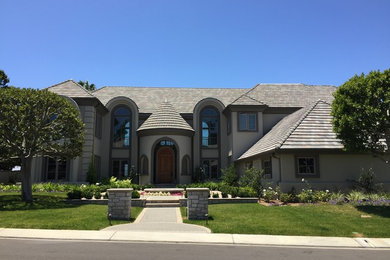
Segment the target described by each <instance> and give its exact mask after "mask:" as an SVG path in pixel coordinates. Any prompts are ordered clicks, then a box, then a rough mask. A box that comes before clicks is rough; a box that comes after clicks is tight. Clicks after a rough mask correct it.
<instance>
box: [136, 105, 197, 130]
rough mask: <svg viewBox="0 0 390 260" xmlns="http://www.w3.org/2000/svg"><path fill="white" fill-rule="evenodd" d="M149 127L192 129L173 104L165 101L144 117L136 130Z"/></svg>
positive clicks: (148, 128)
mask: <svg viewBox="0 0 390 260" xmlns="http://www.w3.org/2000/svg"><path fill="white" fill-rule="evenodd" d="M150 129H181V130H188V131H194V130H193V129H192V127H191V126H190V125H189V124H188V123H187V122H186V121H185V120H184V119H183V117H182V116H181V115H180V114H179V113H178V112H177V111H176V110H175V108H174V107H173V105H172V104H171V103H169V102H167V101H165V102H163V103H161V105H160V106H159V107H158V109H156V111H155V112H154V113H152V114H151V115H150V116H149V118H148V119H146V121H145V122H144V123H143V124H142V125H141V126H140V127H139V128H138V130H137V131H142V130H150Z"/></svg>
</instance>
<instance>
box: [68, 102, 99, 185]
mask: <svg viewBox="0 0 390 260" xmlns="http://www.w3.org/2000/svg"><path fill="white" fill-rule="evenodd" d="M80 113H81V118H82V120H83V122H84V124H85V133H84V145H83V152H82V155H81V157H80V159H79V160H80V166H79V172H78V174H77V179H74V177H75V176H74V172H71V175H72V178H71V179H70V181H81V182H82V181H85V180H86V178H87V172H88V167H89V164H90V163H91V158H92V156H93V151H94V139H95V131H94V128H95V113H96V111H95V107H94V106H80ZM72 170H74V169H72Z"/></svg>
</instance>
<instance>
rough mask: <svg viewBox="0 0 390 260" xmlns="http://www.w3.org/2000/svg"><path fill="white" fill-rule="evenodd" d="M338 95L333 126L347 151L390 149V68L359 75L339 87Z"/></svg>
mask: <svg viewBox="0 0 390 260" xmlns="http://www.w3.org/2000/svg"><path fill="white" fill-rule="evenodd" d="M334 97H335V99H334V101H333V104H332V116H333V129H334V131H335V132H336V134H337V137H338V138H340V139H341V140H342V142H343V144H344V146H345V148H346V149H347V150H351V151H369V152H373V153H375V154H382V153H384V152H386V149H387V151H389V150H388V149H389V148H390V69H388V70H385V71H383V72H380V71H371V72H370V73H369V74H368V75H364V74H361V75H360V76H358V75H355V76H354V77H352V78H351V79H349V80H348V81H347V82H345V83H344V84H343V85H342V86H340V87H339V88H338V89H337V91H336V92H335V94H334ZM386 146H387V148H386Z"/></svg>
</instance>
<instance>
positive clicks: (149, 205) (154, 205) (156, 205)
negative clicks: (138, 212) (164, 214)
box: [145, 201, 180, 208]
mask: <svg viewBox="0 0 390 260" xmlns="http://www.w3.org/2000/svg"><path fill="white" fill-rule="evenodd" d="M145 207H146V208H167V207H180V203H178V202H175V203H166V202H153V203H150V201H148V202H147V203H146V204H145Z"/></svg>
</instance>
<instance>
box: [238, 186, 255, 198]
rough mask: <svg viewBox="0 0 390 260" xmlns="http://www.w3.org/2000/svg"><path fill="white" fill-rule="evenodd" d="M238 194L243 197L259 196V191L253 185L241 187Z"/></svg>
mask: <svg viewBox="0 0 390 260" xmlns="http://www.w3.org/2000/svg"><path fill="white" fill-rule="evenodd" d="M237 195H238V197H241V198H248V197H257V192H256V191H254V190H253V189H252V188H251V187H239V188H238V194H237Z"/></svg>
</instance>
